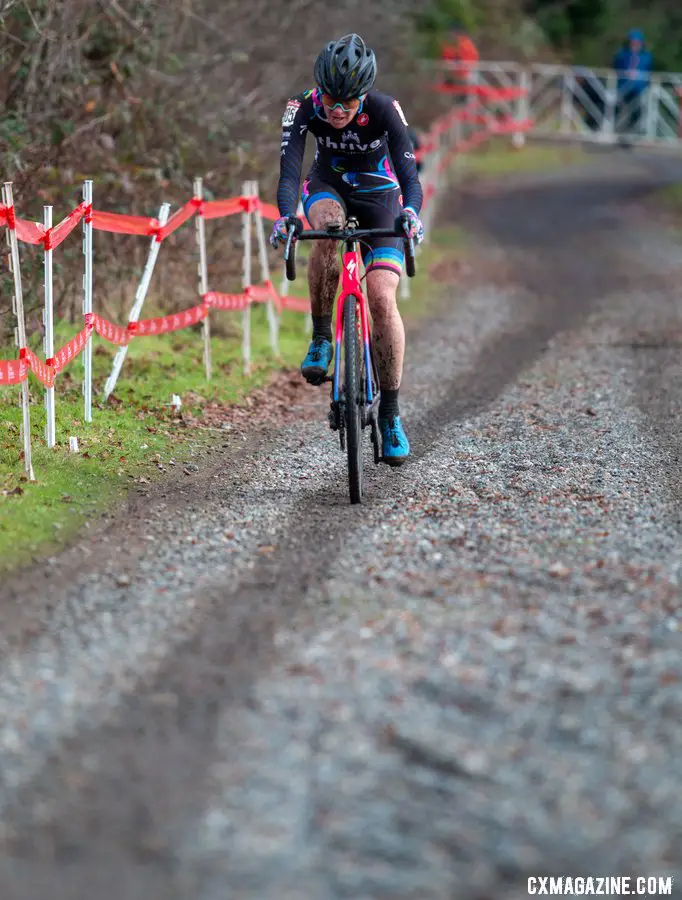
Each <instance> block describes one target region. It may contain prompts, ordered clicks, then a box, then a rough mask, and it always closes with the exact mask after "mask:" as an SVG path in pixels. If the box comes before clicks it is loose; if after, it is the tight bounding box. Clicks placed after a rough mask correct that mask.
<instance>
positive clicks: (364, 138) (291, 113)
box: [277, 89, 423, 216]
mask: <svg viewBox="0 0 682 900" xmlns="http://www.w3.org/2000/svg"><path fill="white" fill-rule="evenodd" d="M308 132H310V134H312V135H313V137H314V138H315V141H316V153H315V160H314V162H313V166H312V171H313V172H314V173H315V175H316V176H317V178H318V179H319V180H321V181H324V180H325V176H328V177H329V179H330V181H332V182H333V183H334V184H337V185H343V186H347V189H348V192H349V193H351V194H352V193H353V192H355V191H357V192H358V193H370V192H380V191H386V190H392V191H393V190H396V188H397V187H399V188H400V191H401V192H402V196H403V206H409V207H411V208H412V209H413V210H414V211H415V212H416V213H419V211H420V209H421V205H422V199H423V197H422V188H421V184H420V181H419V175H418V173H417V166H416V161H415V157H414V148H413V146H412V142H411V140H410V134H409V131H408V126H407V121H406V120H405V115H404V113H403V111H402V109H401V108H400V104H399V103H398V101H397V100H394V99H393V98H392V97H389V96H387V95H386V94H380V93H378V92H376V91H370V93H369V94H367V96H366V97H365V98H364V100H363V102H362V105H361V106H360V109H359V110H358V112H357V114H356V115H355V117H354V118H353V120H352V121H351V122H350V123H349V125H348V126H347V127H346V128H342V129H338V128H335V127H334V126H333V125H331V124H330V123H329V122H328V121H327V120H326V118H325V114H324V106H323V105H322V101H321V99H320V97H319V92H318V90H317V89H315V90H310V91H305V92H304V93H302V94H299V95H297V96H296V97H292V98H291V99H290V100H289V101H288V102H287V105H286V109H285V111H284V116H283V117H282V144H281V155H280V177H279V186H278V189H277V204H278V206H279V211H280V215H282V216H290V215H295V214H296V209H297V207H298V200H299V187H300V183H301V168H302V164H303V154H304V151H305V142H306V137H307V134H308Z"/></svg>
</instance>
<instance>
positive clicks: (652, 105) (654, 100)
mask: <svg viewBox="0 0 682 900" xmlns="http://www.w3.org/2000/svg"><path fill="white" fill-rule="evenodd" d="M660 92H661V79H660V77H659V76H654V77H653V78H650V79H649V88H648V90H647V92H646V137H647V140H649V141H655V140H656V135H657V132H658V107H659V96H660Z"/></svg>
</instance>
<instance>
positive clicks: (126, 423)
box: [0, 139, 682, 571]
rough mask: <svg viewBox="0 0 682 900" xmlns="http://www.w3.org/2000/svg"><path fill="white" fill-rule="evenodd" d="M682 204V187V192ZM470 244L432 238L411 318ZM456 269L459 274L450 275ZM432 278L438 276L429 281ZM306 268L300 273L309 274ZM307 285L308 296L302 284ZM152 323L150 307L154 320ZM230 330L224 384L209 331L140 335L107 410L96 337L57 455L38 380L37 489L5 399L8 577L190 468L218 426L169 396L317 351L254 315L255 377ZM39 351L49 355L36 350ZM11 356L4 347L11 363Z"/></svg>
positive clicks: (221, 344)
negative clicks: (206, 336)
mask: <svg viewBox="0 0 682 900" xmlns="http://www.w3.org/2000/svg"><path fill="white" fill-rule="evenodd" d="M583 158H584V154H583V153H582V150H581V149H580V148H576V147H568V148H567V147H554V146H543V145H534V144H532V143H530V144H528V145H527V146H526V147H525V148H524V149H523V150H516V149H514V148H512V147H511V145H510V143H509V141H507V140H501V139H500V140H496V141H492V142H491V143H490V144H489V145H488V146H487V147H486V148H483V149H482V150H481V151H479V152H477V153H474V154H472V155H471V156H470V157H468V158H467V163H466V172H467V173H472V174H475V175H480V176H481V177H495V176H498V175H502V174H506V173H509V172H519V171H539V170H542V169H547V168H551V167H557V166H563V165H566V164H567V163H569V162H570V163H577V162H580V161H581V160H582V159H583ZM678 197H679V202H680V203H682V187H680V188H679V194H678ZM467 252H468V251H467V241H466V235H465V234H464V232H463V231H462V230H461V229H458V228H455V227H447V228H444V227H441V228H438V229H436V230H434V231H433V233H432V234H431V236H430V241H429V243H428V244H427V245H426V246H425V247H424V248H423V249H422V251H421V252H420V254H419V257H418V275H417V278H415V279H414V280H412V281H410V298H409V299H407V300H404V299H401V301H400V308H401V311H402V312H403V314H404V315H405V317H406V318H407V319H408V320H410V319H412V320H414V319H416V318H418V317H419V316H423V315H425V314H426V313H428V311H429V310H431V309H433V306H434V303H437V302H439V299H440V298H441V297H442V295H443V288H442V285H441V284H439V283H438V280H437V278H435V277H432V275H435V273H436V272H437V271H438V268H439V264H440V263H442V262H443V261H444V259H445V258H447V259H448V260H451V259H453V258H454V261H455V262H456V261H457V259H459V260H461V259H464V258H465V257H466V255H467ZM448 269H449V271H453V269H450V267H448ZM430 273H431V274H430ZM302 274H303V265H301V275H302ZM301 275H300V276H299V285H298V292H301V289H302V285H303V283H304V279H303V278H302V277H301ZM146 314H147V315H152V314H153V312H152V310H148V311H146ZM213 322H214V323H216V325H218V327H220V329H221V333H220V335H218V334H217V333H216V335H215V336H214V338H213V340H212V350H213V365H214V376H213V380H212V381H211V383H210V384H207V383H206V381H205V378H204V373H203V365H202V339H201V334H200V330H199V328H198V327H197V328H194V329H189V330H186V331H180V332H176V333H175V334H170V335H163V336H155V337H148V338H139V339H136V340H135V341H133V343H132V344H131V346H130V349H129V353H128V357H127V359H126V362H125V365H124V367H123V371H122V373H121V377H120V379H119V383H118V386H117V390H116V393H115V396H114V399H113V402H109V403H107V404H105V403H103V402H102V401H101V400H100V399H99V398H101V393H102V389H103V386H104V381H105V379H106V376H107V375H108V373H109V371H110V369H111V362H112V358H113V355H114V350H113V349H112V348H111V347H110V346H109V345H107V344H105V343H104V342H103V341H100V340H99V339H98V338H95V352H94V360H93V365H94V388H95V396H96V398H98V399H97V400H96V402H95V404H94V409H93V422H92V423H91V424H88V425H86V424H85V423H84V422H83V400H82V396H81V373H82V364H81V361H80V360H76V361H75V362H73V363H72V364H71V366H70V367H69V368H67V369H66V370H65V372H64V373H62V375H60V376H59V378H58V379H57V389H56V404H57V446H56V447H55V448H54V449H52V450H48V449H47V446H46V444H45V440H44V439H43V435H44V430H45V412H44V407H43V396H44V391H43V389H42V387H41V386H40V385H39V384H38V383H37V382H36V381H35V380H34V379H33V378H32V376H31V378H30V389H31V399H32V406H31V431H32V435H33V454H34V456H33V462H34V470H35V474H36V478H37V482H35V483H29V482H28V481H27V480H26V479H25V478H24V477H23V474H22V473H23V463H22V459H21V453H20V449H21V441H20V430H19V429H20V422H21V412H20V409H19V407H18V398H19V389H18V388H12V389H9V388H3V389H2V390H1V391H0V421H2V423H3V428H2V433H1V435H0V571H7V570H9V569H11V568H14V567H16V566H19V565H22V564H25V563H27V562H28V561H30V559H31V558H32V557H36V556H38V555H45V554H48V553H50V552H54V551H55V550H56V549H57V548H58V547H59V546H61V545H63V544H65V543H66V542H68V540H69V539H71V538H72V537H73V535H74V534H75V533H76V532H77V531H78V530H80V529H82V528H83V527H84V526H85V527H87V526H88V520H89V519H91V518H92V517H94V516H96V515H98V514H100V513H101V512H102V511H103V510H105V509H106V508H107V507H110V506H112V505H114V504H115V503H116V502H117V501H120V500H121V499H122V498H123V497H124V496H125V494H126V492H127V491H128V489H129V488H130V486H131V484H134V483H135V482H138V483H139V482H142V483H145V482H150V481H151V480H152V479H155V478H158V477H161V476H163V473H164V472H167V471H168V470H169V469H170V468H171V467H173V466H177V465H182V462H183V460H187V459H188V458H190V457H191V456H192V455H193V454H195V453H196V452H198V451H200V450H201V449H202V448H203V447H205V446H207V445H208V444H209V442H211V441H212V440H214V438H215V429H211V428H193V429H190V428H187V427H186V426H185V425H183V423H182V421H181V420H178V417H177V416H175V415H174V414H173V411H172V409H171V406H170V403H171V396H172V394H174V393H175V394H178V395H180V397H181V398H182V401H183V409H185V410H189V411H190V412H193V413H195V414H197V413H198V412H199V410H200V409H201V406H202V405H203V404H204V403H205V402H206V401H216V402H218V403H221V404H234V403H239V402H240V401H241V400H243V399H244V398H245V397H246V396H247V394H248V393H249V391H251V390H253V389H254V388H256V387H260V386H262V385H264V384H265V383H267V381H268V379H269V378H270V376H271V375H272V373H273V372H274V371H275V370H276V369H277V368H278V367H282V366H284V367H290V366H298V364H299V362H300V359H301V357H302V355H303V351H304V347H305V345H306V343H307V335H306V334H305V333H304V319H303V317H302V316H301V315H300V314H297V313H285V314H284V316H283V317H282V321H281V329H280V358H279V359H278V360H274V359H273V357H272V354H271V352H270V349H269V341H268V329H267V323H266V316H265V310H264V309H263V308H262V307H258V308H255V309H254V310H253V321H252V344H253V371H252V374H250V375H249V376H245V375H244V373H243V370H242V365H241V358H240V356H241V353H240V336H239V314H238V313H221V314H218V315H217V316H214V317H213ZM75 330H76V329H75V327H74V326H70V325H68V324H66V323H58V325H57V334H56V338H55V343H56V345H57V346H61V344H62V343H64V342H65V341H66V340H68V338H69V337H71V336H72V334H73V333H74V331H75ZM34 350H36V352H38V353H40V347H39V346H38V345H37V344H35V345H34ZM14 354H15V351H14V349H13V348H8V347H5V348H1V347H0V356H2V357H3V358H11V357H13V356H14ZM72 435H73V436H76V437H77V438H78V442H79V446H80V452H79V453H78V454H73V453H71V452H70V451H69V437H70V436H72Z"/></svg>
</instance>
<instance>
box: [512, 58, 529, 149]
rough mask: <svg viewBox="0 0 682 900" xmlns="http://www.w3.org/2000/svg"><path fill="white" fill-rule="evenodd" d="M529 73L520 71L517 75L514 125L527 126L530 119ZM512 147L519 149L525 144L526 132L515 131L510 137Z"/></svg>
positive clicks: (525, 70)
mask: <svg viewBox="0 0 682 900" xmlns="http://www.w3.org/2000/svg"><path fill="white" fill-rule="evenodd" d="M530 86H531V85H530V73H529V72H528V70H527V69H521V72H520V73H519V97H518V100H517V101H516V124H517V125H518V124H524V125H527V123H528V121H529V119H530ZM512 144H513V145H514V147H517V148H519V149H520V148H521V147H524V146H525V144H526V132H525V131H515V132H514V134H513V135H512Z"/></svg>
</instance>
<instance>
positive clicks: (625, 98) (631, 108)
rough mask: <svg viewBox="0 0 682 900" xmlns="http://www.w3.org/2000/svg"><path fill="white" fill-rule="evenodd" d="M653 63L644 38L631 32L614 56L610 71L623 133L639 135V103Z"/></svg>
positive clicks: (634, 31)
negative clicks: (615, 74) (613, 73)
mask: <svg viewBox="0 0 682 900" xmlns="http://www.w3.org/2000/svg"><path fill="white" fill-rule="evenodd" d="M652 65H653V59H652V56H651V53H650V52H649V50H647V49H646V45H645V42H644V34H643V33H642V32H641V31H639V30H638V29H637V28H633V29H632V30H631V31H630V32H629V33H628V36H627V41H626V42H625V44H624V45H623V46H622V47H621V49H620V50H619V51H618V52H617V53H616V55H615V57H614V59H613V68H614V69H615V70H616V71H617V72H618V102H617V107H616V121H617V122H618V124H619V125H620V126H621V127H622V128H623V130H624V131H626V132H630V133H631V132H636V131H638V130H639V129H638V126H639V122H640V119H641V117H642V99H643V96H644V93H645V91H646V89H647V87H648V85H649V75H650V73H651V69H652Z"/></svg>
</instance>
